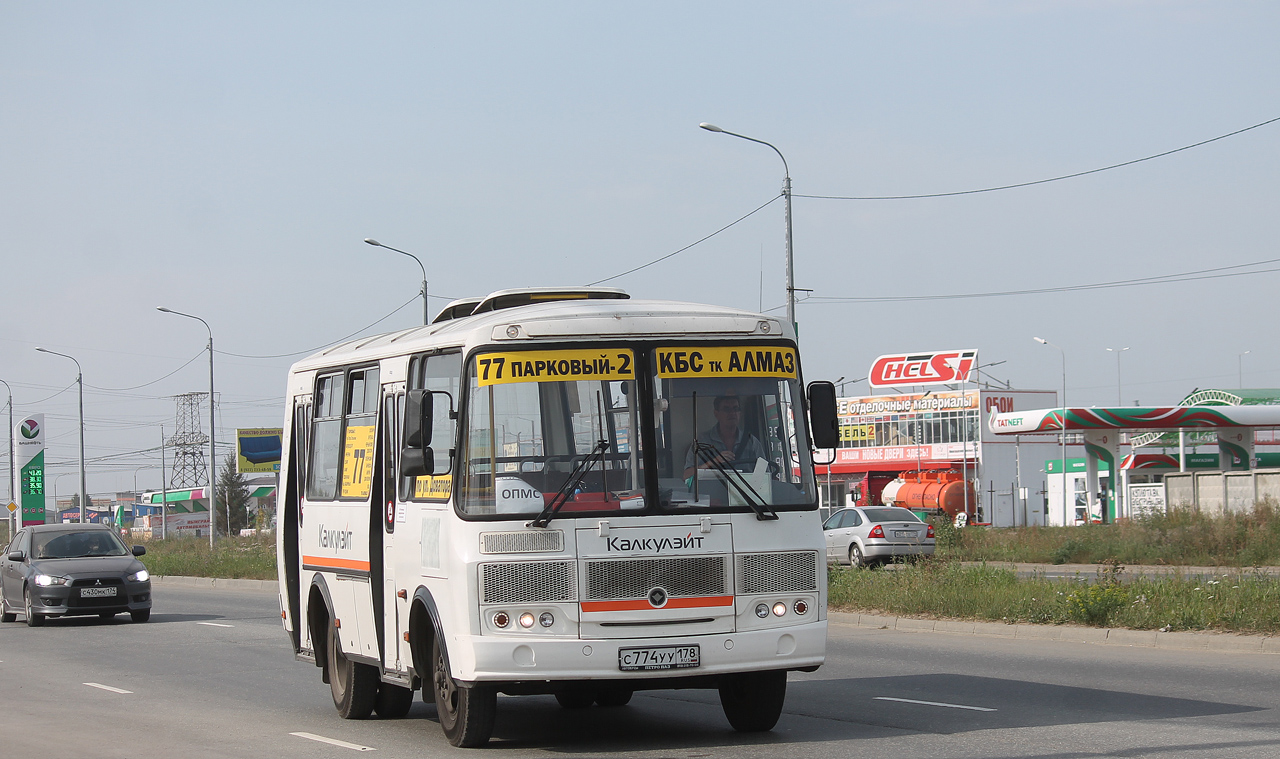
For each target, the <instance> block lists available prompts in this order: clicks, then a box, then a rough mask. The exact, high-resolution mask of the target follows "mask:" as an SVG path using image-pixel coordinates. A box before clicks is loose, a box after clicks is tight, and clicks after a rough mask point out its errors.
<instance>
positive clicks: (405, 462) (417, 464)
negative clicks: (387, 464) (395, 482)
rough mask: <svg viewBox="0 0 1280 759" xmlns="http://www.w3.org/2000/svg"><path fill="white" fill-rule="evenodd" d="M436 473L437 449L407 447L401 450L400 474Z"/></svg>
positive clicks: (427, 474) (420, 475) (423, 474)
mask: <svg viewBox="0 0 1280 759" xmlns="http://www.w3.org/2000/svg"><path fill="white" fill-rule="evenodd" d="M435 473H436V454H435V451H433V450H431V449H430V448H405V449H404V450H403V451H401V452H400V476H402V477H430V476H431V475H433V474H435Z"/></svg>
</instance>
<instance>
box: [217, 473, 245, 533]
mask: <svg viewBox="0 0 1280 759" xmlns="http://www.w3.org/2000/svg"><path fill="white" fill-rule="evenodd" d="M217 494H218V514H217V521H216V522H215V523H216V524H217V526H218V532H219V533H221V534H223V535H239V534H240V531H241V530H243V529H244V528H246V527H249V526H250V525H249V485H248V483H246V482H245V481H244V475H242V474H240V472H238V471H236V462H235V459H234V458H232V457H230V456H228V457H227V459H226V461H225V462H224V463H223V465H222V472H221V473H220V474H219V475H218V487H217ZM228 512H230V515H231V529H230V530H228V529H227V514H228Z"/></svg>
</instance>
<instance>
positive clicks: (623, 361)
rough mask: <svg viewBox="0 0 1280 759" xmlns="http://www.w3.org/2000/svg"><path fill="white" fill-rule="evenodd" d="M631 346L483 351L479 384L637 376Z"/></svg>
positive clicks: (622, 378) (611, 378) (479, 360)
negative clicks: (502, 351)
mask: <svg viewBox="0 0 1280 759" xmlns="http://www.w3.org/2000/svg"><path fill="white" fill-rule="evenodd" d="M634 363H635V360H634V356H633V354H632V353H631V351H629V350H618V349H614V350H603V351H602V350H559V351H512V352H509V353H482V354H480V355H479V356H476V381H477V382H478V383H479V385H480V387H485V386H486V385H505V384H508V383H512V382H570V381H575V380H629V379H635V376H636V375H635V368H634V367H633V366H632V364H634Z"/></svg>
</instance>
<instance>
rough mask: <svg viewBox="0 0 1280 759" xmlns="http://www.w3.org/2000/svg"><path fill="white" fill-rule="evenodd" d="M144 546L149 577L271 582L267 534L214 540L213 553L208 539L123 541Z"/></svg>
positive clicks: (272, 559) (271, 547)
mask: <svg viewBox="0 0 1280 759" xmlns="http://www.w3.org/2000/svg"><path fill="white" fill-rule="evenodd" d="M126 542H131V543H137V544H139V545H145V546H146V547H147V554H146V555H145V556H143V557H142V563H143V564H145V565H146V567H147V571H148V572H150V573H151V574H153V575H184V576H188V577H224V578H236V579H239V578H244V579H249V580H275V579H276V578H277V576H276V544H275V542H274V538H273V536H271V535H266V536H260V537H258V536H255V537H250V538H241V537H232V538H218V540H217V542H215V543H214V547H213V550H212V551H211V550H210V549H209V539H208V538H168V539H166V540H142V541H139V540H137V539H134V540H131V541H126Z"/></svg>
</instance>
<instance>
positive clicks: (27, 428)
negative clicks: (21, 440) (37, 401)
mask: <svg viewBox="0 0 1280 759" xmlns="http://www.w3.org/2000/svg"><path fill="white" fill-rule="evenodd" d="M18 431H19V432H21V433H22V436H23V437H25V438H26V439H27V440H31V439H32V438H34V437H35V436H36V435H39V434H40V424H39V423H38V422H37V421H36V420H34V419H28V420H27V421H25V422H23V423H22V426H21V427H19V428H18Z"/></svg>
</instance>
